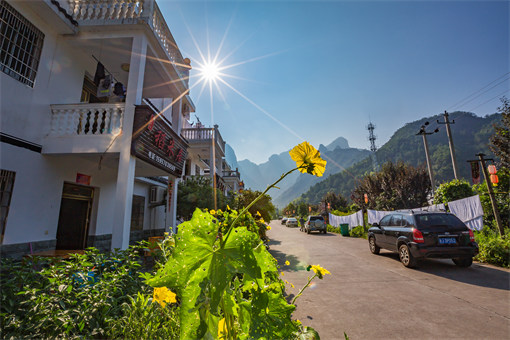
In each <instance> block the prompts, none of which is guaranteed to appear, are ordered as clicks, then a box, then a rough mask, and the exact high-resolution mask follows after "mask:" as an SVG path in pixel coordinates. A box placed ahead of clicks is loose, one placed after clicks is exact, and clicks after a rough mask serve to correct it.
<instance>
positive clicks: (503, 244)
mask: <svg viewBox="0 0 510 340" xmlns="http://www.w3.org/2000/svg"><path fill="white" fill-rule="evenodd" d="M475 240H476V242H478V247H479V248H480V252H479V254H478V255H477V256H476V257H475V260H477V261H480V262H486V263H491V264H495V265H498V266H502V267H506V268H508V267H509V266H510V265H509V261H510V231H509V230H508V229H507V230H506V233H505V237H504V238H503V237H501V236H500V235H499V233H498V232H497V231H494V230H492V229H491V228H489V227H484V229H483V230H482V231H480V232H475Z"/></svg>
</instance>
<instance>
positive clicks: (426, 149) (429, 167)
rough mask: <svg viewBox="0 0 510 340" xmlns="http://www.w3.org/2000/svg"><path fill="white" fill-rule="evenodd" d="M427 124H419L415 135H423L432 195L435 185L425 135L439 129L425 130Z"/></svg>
mask: <svg viewBox="0 0 510 340" xmlns="http://www.w3.org/2000/svg"><path fill="white" fill-rule="evenodd" d="M427 125H429V122H425V124H423V125H422V126H421V128H420V131H418V133H417V134H416V135H417V136H418V135H421V136H423V145H424V146H425V157H426V158H427V168H428V169H429V177H430V184H431V187H432V196H434V188H435V186H436V185H435V183H434V174H433V173H432V165H431V164H430V157H429V145H428V144H427V135H431V134H434V133H436V132H438V131H439V129H435V130H434V132H426V131H425V127H426V126H427Z"/></svg>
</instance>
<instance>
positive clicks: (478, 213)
mask: <svg viewBox="0 0 510 340" xmlns="http://www.w3.org/2000/svg"><path fill="white" fill-rule="evenodd" d="M448 208H449V209H450V211H451V212H452V214H454V215H455V216H457V217H458V218H459V219H460V220H461V221H462V222H464V223H465V224H466V225H467V226H468V228H470V229H475V230H481V229H482V228H483V209H482V202H480V196H478V195H475V196H471V197H467V198H463V199H460V200H456V201H453V202H448Z"/></svg>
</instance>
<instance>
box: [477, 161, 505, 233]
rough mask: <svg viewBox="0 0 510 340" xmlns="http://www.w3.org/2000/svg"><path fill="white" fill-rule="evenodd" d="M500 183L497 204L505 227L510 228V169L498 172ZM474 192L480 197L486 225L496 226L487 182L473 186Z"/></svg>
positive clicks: (496, 195)
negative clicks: (509, 193)
mask: <svg viewBox="0 0 510 340" xmlns="http://www.w3.org/2000/svg"><path fill="white" fill-rule="evenodd" d="M498 177H499V183H498V186H497V190H496V194H495V197H496V203H497V205H498V210H499V216H500V217H501V222H502V223H503V226H504V227H505V226H506V227H508V226H510V195H508V192H509V190H510V169H508V168H501V169H499V170H498ZM473 189H474V191H475V192H476V193H477V194H479V195H480V201H481V203H482V208H483V213H484V216H483V220H484V223H485V225H489V226H490V225H493V227H494V228H496V229H497V227H496V226H495V217H494V211H493V210H492V204H491V201H490V198H489V194H488V192H489V190H488V189H487V182H483V183H480V184H475V185H473Z"/></svg>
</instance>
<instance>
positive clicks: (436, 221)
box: [368, 211, 478, 268]
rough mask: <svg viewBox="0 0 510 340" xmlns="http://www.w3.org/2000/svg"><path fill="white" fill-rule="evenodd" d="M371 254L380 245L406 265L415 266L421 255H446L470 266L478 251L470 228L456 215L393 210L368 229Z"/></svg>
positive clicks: (377, 251)
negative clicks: (396, 253)
mask: <svg viewBox="0 0 510 340" xmlns="http://www.w3.org/2000/svg"><path fill="white" fill-rule="evenodd" d="M368 244H369V246H370V251H371V252H372V253H373V254H379V251H380V250H381V248H384V249H387V250H391V251H397V252H398V254H399V257H400V261H401V262H402V264H403V265H404V266H406V267H409V268H412V267H416V265H417V261H418V260H420V259H424V258H447V259H452V260H453V262H454V263H455V264H456V265H457V266H460V267H469V266H471V264H472V263H473V256H475V255H476V254H478V244H477V243H476V242H475V238H474V234H473V231H472V230H470V229H469V228H468V227H466V225H465V224H464V223H463V222H462V221H461V220H459V219H458V218H457V217H456V216H455V215H453V214H450V213H446V212H426V211H419V212H413V211H409V212H394V213H391V214H389V215H386V216H384V217H383V218H382V219H381V221H380V222H379V224H378V223H374V224H373V227H371V228H370V229H369V230H368Z"/></svg>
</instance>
